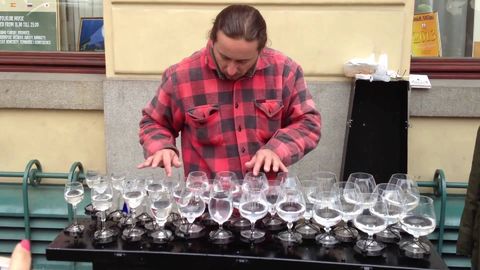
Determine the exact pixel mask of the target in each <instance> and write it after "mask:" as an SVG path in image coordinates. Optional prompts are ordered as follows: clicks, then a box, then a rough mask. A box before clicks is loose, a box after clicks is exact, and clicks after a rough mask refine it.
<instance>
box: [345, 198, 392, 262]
mask: <svg viewBox="0 0 480 270" xmlns="http://www.w3.org/2000/svg"><path fill="white" fill-rule="evenodd" d="M370 196H371V197H373V198H367V200H368V201H369V202H368V204H369V205H370V207H369V209H368V210H369V211H364V212H363V213H362V214H361V215H358V216H356V217H355V218H354V219H353V224H354V225H355V227H357V229H359V230H361V231H362V232H364V233H366V234H368V238H367V239H361V240H358V241H357V243H356V244H355V250H357V251H358V252H360V253H362V254H366V255H367V256H378V255H381V251H382V250H383V249H384V248H385V244H383V243H380V242H377V241H376V240H374V239H373V235H374V234H376V233H379V232H381V231H383V230H385V229H386V228H387V225H388V223H387V221H386V220H385V217H386V216H388V206H387V204H386V203H385V201H384V200H383V199H382V198H381V197H379V196H378V194H371V195H370ZM363 198H364V199H365V197H363Z"/></svg>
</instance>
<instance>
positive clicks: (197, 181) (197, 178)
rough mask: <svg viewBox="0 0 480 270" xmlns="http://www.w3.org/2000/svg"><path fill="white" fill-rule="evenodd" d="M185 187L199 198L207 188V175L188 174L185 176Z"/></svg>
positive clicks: (203, 173) (198, 173) (200, 173)
mask: <svg viewBox="0 0 480 270" xmlns="http://www.w3.org/2000/svg"><path fill="white" fill-rule="evenodd" d="M185 185H186V187H187V188H189V189H190V190H192V191H193V192H194V193H195V194H196V195H198V196H201V195H202V194H203V192H205V191H206V190H207V189H208V186H209V182H208V177H207V173H205V172H202V171H192V172H190V173H189V174H188V176H187V180H186V183H185Z"/></svg>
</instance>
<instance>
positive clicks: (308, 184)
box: [295, 178, 320, 239]
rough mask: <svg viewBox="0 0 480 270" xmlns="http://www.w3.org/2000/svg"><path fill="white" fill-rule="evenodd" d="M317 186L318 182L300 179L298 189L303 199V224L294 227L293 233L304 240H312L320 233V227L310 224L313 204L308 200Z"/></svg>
mask: <svg viewBox="0 0 480 270" xmlns="http://www.w3.org/2000/svg"><path fill="white" fill-rule="evenodd" d="M318 186H319V181H317V180H311V178H306V179H300V189H301V191H302V193H303V197H304V198H305V213H304V214H303V219H304V222H303V223H300V224H298V225H297V226H295V231H296V232H298V233H300V234H301V235H302V237H303V238H306V239H311V238H314V237H315V235H316V234H317V233H318V232H320V227H319V226H318V225H317V224H315V223H312V222H311V219H312V217H313V202H312V201H311V200H310V198H309V197H310V195H311V194H312V193H313V192H315V190H316V189H317V188H318Z"/></svg>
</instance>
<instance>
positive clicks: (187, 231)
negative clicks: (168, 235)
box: [175, 223, 205, 239]
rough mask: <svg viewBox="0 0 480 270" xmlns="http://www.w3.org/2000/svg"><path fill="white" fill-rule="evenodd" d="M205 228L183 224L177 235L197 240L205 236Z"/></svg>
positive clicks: (177, 230)
mask: <svg viewBox="0 0 480 270" xmlns="http://www.w3.org/2000/svg"><path fill="white" fill-rule="evenodd" d="M204 229H205V227H203V226H202V225H199V224H196V223H186V224H181V225H180V226H179V227H178V228H177V229H176V230H175V235H177V236H178V237H181V238H184V239H196V238H200V237H203V236H204V235H205V230H204Z"/></svg>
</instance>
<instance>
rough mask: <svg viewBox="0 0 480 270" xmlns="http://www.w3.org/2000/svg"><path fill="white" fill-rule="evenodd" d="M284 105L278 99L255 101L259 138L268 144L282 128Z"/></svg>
mask: <svg viewBox="0 0 480 270" xmlns="http://www.w3.org/2000/svg"><path fill="white" fill-rule="evenodd" d="M283 107H284V106H283V103H282V101H281V100H277V99H266V100H265V99H264V100H256V101H255V114H256V121H257V137H258V139H260V141H262V142H263V143H266V142H267V141H268V140H270V138H271V137H272V136H273V134H274V133H275V132H276V131H277V130H278V129H280V128H281V127H282V111H283Z"/></svg>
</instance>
